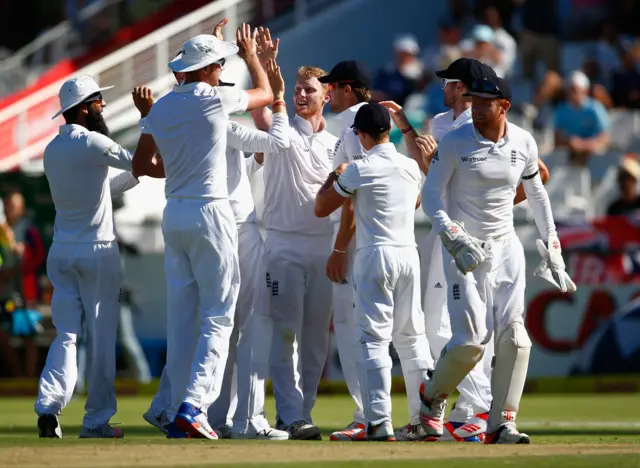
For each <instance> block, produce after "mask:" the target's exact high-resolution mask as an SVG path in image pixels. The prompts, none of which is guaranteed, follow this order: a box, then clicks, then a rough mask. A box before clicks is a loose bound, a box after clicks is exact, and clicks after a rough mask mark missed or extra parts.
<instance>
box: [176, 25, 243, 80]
mask: <svg viewBox="0 0 640 468" xmlns="http://www.w3.org/2000/svg"><path fill="white" fill-rule="evenodd" d="M237 53H238V46H237V45H235V44H232V43H231V42H226V41H221V40H220V39H218V38H217V37H216V36H212V35H210V34H200V35H199V36H196V37H194V38H192V39H189V40H188V41H187V42H185V43H184V45H183V46H182V52H181V53H180V55H178V56H177V57H176V58H174V59H173V60H172V61H171V62H169V68H171V70H173V71H174V72H190V71H195V70H200V69H201V68H204V67H206V66H207V65H211V64H212V63H214V62H217V61H218V60H220V59H223V58H226V57H229V56H230V55H234V54H237Z"/></svg>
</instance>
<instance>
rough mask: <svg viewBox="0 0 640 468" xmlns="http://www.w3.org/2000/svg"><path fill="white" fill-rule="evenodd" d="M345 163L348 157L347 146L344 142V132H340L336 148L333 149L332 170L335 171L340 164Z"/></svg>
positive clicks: (347, 161)
mask: <svg viewBox="0 0 640 468" xmlns="http://www.w3.org/2000/svg"><path fill="white" fill-rule="evenodd" d="M345 163H346V164H348V163H349V157H348V155H347V145H346V143H345V141H344V132H342V134H341V135H340V138H339V139H338V141H337V142H336V146H335V147H334V148H333V168H334V169H336V168H338V167H339V166H340V164H345Z"/></svg>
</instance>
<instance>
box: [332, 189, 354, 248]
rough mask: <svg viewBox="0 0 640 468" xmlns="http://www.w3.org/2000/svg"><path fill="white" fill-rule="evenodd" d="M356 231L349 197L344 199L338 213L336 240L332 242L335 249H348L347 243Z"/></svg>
mask: <svg viewBox="0 0 640 468" xmlns="http://www.w3.org/2000/svg"><path fill="white" fill-rule="evenodd" d="M355 232H356V218H355V214H354V211H353V200H351V199H350V198H349V199H347V200H345V202H344V204H343V205H342V212H341V213H340V226H339V228H338V234H337V235H336V241H335V243H334V244H333V248H334V249H335V250H340V251H342V252H346V251H347V250H348V249H349V244H350V243H351V239H353V235H354V234H355Z"/></svg>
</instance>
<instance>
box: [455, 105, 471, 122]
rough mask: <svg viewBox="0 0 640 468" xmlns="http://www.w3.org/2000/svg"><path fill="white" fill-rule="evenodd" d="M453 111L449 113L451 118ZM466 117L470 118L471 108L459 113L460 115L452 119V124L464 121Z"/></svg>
mask: <svg viewBox="0 0 640 468" xmlns="http://www.w3.org/2000/svg"><path fill="white" fill-rule="evenodd" d="M453 115H454V113H453V110H452V111H451V118H453ZM468 117H471V107H468V108H466V109H465V110H464V111H462V112H461V113H460V115H459V116H458V118H457V119H453V121H454V122H457V121H458V120H464V119H466V118H468Z"/></svg>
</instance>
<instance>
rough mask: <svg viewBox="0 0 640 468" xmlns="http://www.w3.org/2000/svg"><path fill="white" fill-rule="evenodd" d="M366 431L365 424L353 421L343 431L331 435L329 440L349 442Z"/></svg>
mask: <svg viewBox="0 0 640 468" xmlns="http://www.w3.org/2000/svg"><path fill="white" fill-rule="evenodd" d="M365 429H366V426H365V425H364V424H362V423H359V422H355V421H353V422H352V423H351V424H349V425H348V426H347V427H345V428H344V429H343V430H341V431H336V432H333V433H331V435H330V436H329V440H333V441H341V442H349V441H352V440H353V438H354V436H355V435H356V434H358V433H359V432H362V431H364V430H365Z"/></svg>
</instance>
